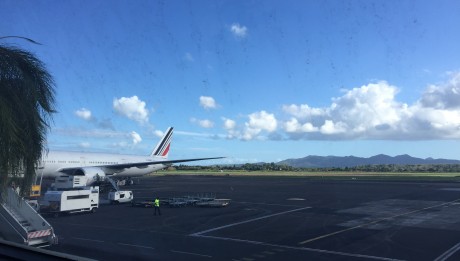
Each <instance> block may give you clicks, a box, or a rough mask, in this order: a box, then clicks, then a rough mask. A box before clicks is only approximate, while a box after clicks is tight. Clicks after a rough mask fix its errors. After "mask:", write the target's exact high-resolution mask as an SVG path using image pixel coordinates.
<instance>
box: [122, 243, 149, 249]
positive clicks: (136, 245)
mask: <svg viewBox="0 0 460 261" xmlns="http://www.w3.org/2000/svg"><path fill="white" fill-rule="evenodd" d="M117 244H119V245H123V246H132V247H141V248H148V249H155V248H153V247H149V246H141V245H131V244H125V243H117Z"/></svg>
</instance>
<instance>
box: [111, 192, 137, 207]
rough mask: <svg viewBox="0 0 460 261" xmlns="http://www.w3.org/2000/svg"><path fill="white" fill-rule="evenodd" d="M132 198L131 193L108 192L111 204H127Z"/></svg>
mask: <svg viewBox="0 0 460 261" xmlns="http://www.w3.org/2000/svg"><path fill="white" fill-rule="evenodd" d="M133 199H134V196H133V192H132V191H112V192H109V200H110V203H111V204H118V203H127V202H131V201H133Z"/></svg>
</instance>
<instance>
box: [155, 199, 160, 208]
mask: <svg viewBox="0 0 460 261" xmlns="http://www.w3.org/2000/svg"><path fill="white" fill-rule="evenodd" d="M154 206H155V207H159V206H160V200H159V199H155V202H154Z"/></svg>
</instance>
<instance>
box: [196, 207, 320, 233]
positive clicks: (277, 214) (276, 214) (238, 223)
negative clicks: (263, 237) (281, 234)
mask: <svg viewBox="0 0 460 261" xmlns="http://www.w3.org/2000/svg"><path fill="white" fill-rule="evenodd" d="M309 208H311V207H304V208H297V209H293V210H288V211H284V212H280V213H275V214H271V215H267V216H263V217H258V218H253V219H249V220H245V221H241V222H237V223H233V224H228V225H225V226H220V227H216V228H211V229H208V230H205V231H201V232H197V233H193V234H191V235H190V236H200V235H202V234H206V233H209V232H212V231H216V230H220V229H223V228H228V227H233V226H237V225H241V224H245V223H249V222H253V221H257V220H261V219H265V218H269V217H274V216H279V215H283V214H287V213H291V212H295V211H300V210H304V209H309Z"/></svg>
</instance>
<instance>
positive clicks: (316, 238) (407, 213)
mask: <svg viewBox="0 0 460 261" xmlns="http://www.w3.org/2000/svg"><path fill="white" fill-rule="evenodd" d="M459 200H460V198H459V199H456V200H452V201H449V202H445V203H442V204H438V205H434V206H429V207H425V208H421V209H416V210H412V211H409V212H405V213H402V214H397V215H394V216H390V217H386V218H381V219H378V220H375V221H372V222H368V223H365V224H361V225H358V226H354V227H350V228H346V229H342V230H339V231H335V232H332V233H329V234H325V235H322V236H318V237H315V238H311V239H307V240H304V241H302V242H300V243H299V245H303V244H306V243H310V242H313V241H316V240H319V239H323V238H326V237H330V236H335V235H337V234H341V233H344V232H347V231H350V230H354V229H357V228H361V227H366V226H369V225H373V224H377V223H380V222H382V221H386V220H390V219H394V218H397V217H402V216H407V215H410V214H414V213H417V212H420V211H423V210H427V209H431V208H436V207H442V206H445V205H448V204H452V203H454V202H457V201H459Z"/></svg>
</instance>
